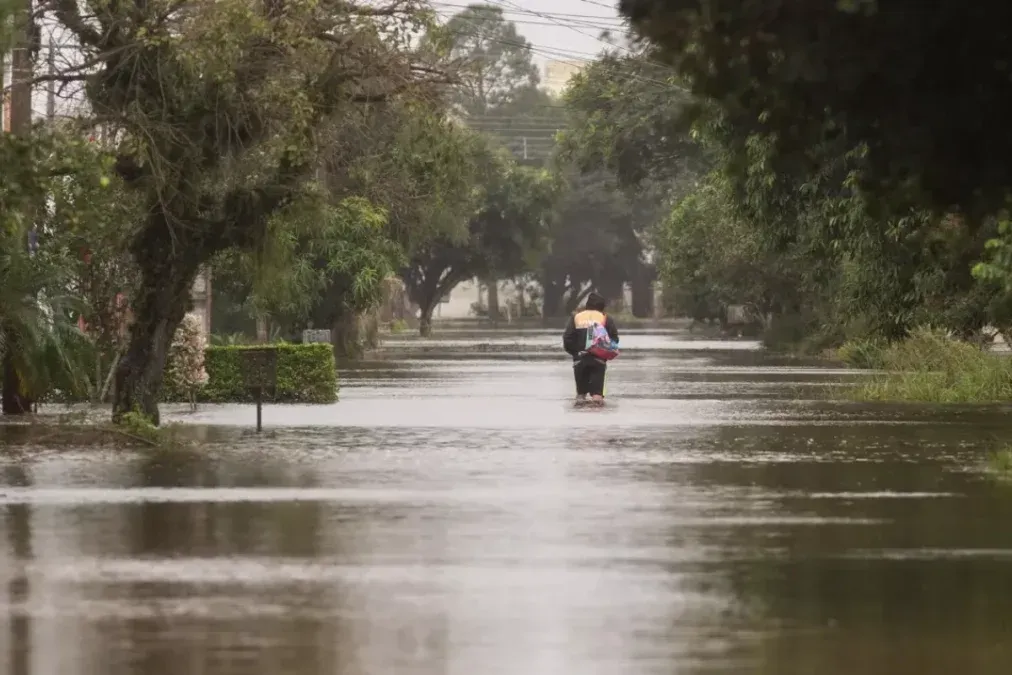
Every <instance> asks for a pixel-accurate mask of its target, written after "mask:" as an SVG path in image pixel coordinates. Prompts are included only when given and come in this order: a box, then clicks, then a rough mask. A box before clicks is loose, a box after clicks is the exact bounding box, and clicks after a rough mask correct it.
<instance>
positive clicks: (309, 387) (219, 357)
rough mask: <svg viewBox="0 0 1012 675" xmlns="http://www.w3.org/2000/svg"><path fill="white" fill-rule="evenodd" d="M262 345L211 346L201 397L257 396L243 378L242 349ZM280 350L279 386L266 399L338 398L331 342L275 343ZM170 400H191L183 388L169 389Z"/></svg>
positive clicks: (319, 400) (211, 399)
mask: <svg viewBox="0 0 1012 675" xmlns="http://www.w3.org/2000/svg"><path fill="white" fill-rule="evenodd" d="M257 347H260V345H248V346H247V345H231V346H225V347H218V346H215V347H208V348H207V350H206V352H205V360H204V366H205V368H206V369H207V375H208V382H207V385H206V386H205V387H204V388H203V389H202V390H201V391H200V392H199V394H198V396H199V400H200V401H206V402H211V403H237V402H249V401H252V400H253V397H252V395H251V394H250V392H249V390H248V389H247V388H246V382H245V380H244V379H243V358H242V353H243V352H244V351H246V350H248V349H254V348H257ZM270 348H271V349H274V350H275V351H276V352H277V355H278V357H277V358H278V360H277V389H276V390H275V392H274V396H273V397H270V396H269V395H267V394H265V400H269V401H273V402H275V403H333V402H334V401H336V400H337V365H336V363H335V360H334V350H333V348H332V347H331V346H330V345H329V344H284V343H282V344H273V345H270ZM166 392H167V394H166V400H171V401H183V400H187V399H186V398H184V397H183V396H181V395H180V393H179V392H169V391H168V389H166Z"/></svg>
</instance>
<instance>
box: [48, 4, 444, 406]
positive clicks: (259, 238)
mask: <svg viewBox="0 0 1012 675" xmlns="http://www.w3.org/2000/svg"><path fill="white" fill-rule="evenodd" d="M53 14H54V18H55V20H56V21H57V22H58V24H59V26H58V27H57V30H58V31H62V32H64V33H65V34H66V35H67V37H68V39H70V40H72V41H74V42H75V43H76V44H77V45H79V47H80V60H81V61H83V62H87V63H92V64H96V65H95V67H94V69H93V70H92V72H90V73H89V75H88V76H87V77H86V78H85V79H86V94H87V99H88V101H87V102H88V104H89V105H88V108H89V109H90V110H92V111H94V121H95V123H96V124H101V125H102V126H103V128H105V129H108V131H109V132H110V135H111V136H112V137H114V138H116V139H117V148H116V163H115V168H116V172H117V174H118V175H119V176H120V177H121V178H122V180H123V182H124V185H125V187H126V189H127V190H128V191H129V192H130V193H131V194H132V195H133V196H134V197H135V198H136V199H137V201H138V202H139V203H140V213H142V214H143V218H142V219H141V220H140V221H139V222H138V223H137V226H136V229H135V231H134V233H133V236H132V237H131V239H130V247H129V250H130V253H131V254H132V255H133V257H134V259H135V261H136V263H137V265H138V268H139V271H140V283H139V285H138V286H139V288H138V292H137V293H136V294H135V295H134V296H133V298H132V302H131V308H132V310H133V313H134V318H135V320H134V322H133V324H132V328H131V334H130V343H129V347H128V348H127V349H126V350H125V353H124V355H123V358H122V360H121V361H120V365H119V369H118V374H117V377H116V386H115V389H114V390H115V392H116V400H115V401H114V414H116V415H119V414H123V413H125V412H128V411H130V410H133V409H135V408H136V407H138V406H139V407H140V409H141V410H143V412H144V413H145V414H148V415H149V416H151V417H152V419H154V420H155V421H157V419H158V412H157V401H158V399H159V389H160V385H161V378H162V374H163V372H164V359H165V351H166V350H165V349H164V345H166V344H167V343H168V341H169V340H170V338H171V336H172V334H173V332H174V330H175V328H176V326H177V325H178V323H179V321H180V320H181V319H182V317H183V314H184V313H185V311H186V309H187V305H188V303H189V301H190V298H189V294H190V288H191V286H192V284H193V281H194V279H195V277H196V275H197V274H198V272H199V270H200V269H201V267H202V266H204V265H206V264H207V263H209V262H211V261H212V259H214V258H215V257H216V256H218V255H219V254H222V253H224V252H226V251H230V250H233V249H242V250H257V249H260V248H262V247H263V246H264V244H265V242H266V240H267V239H268V237H269V236H270V229H271V224H272V221H273V219H274V217H275V216H276V215H277V214H278V213H279V212H282V211H284V210H285V209H287V208H289V207H291V206H293V205H296V204H299V203H311V204H312V203H316V204H321V201H320V200H317V199H315V192H316V189H315V185H314V183H313V181H312V180H311V178H312V177H313V176H314V175H315V174H316V173H317V172H318V170H319V168H320V165H321V163H322V160H323V158H324V157H325V156H326V154H327V152H328V151H329V150H330V149H331V148H332V147H336V146H337V145H338V143H337V139H341V138H345V137H347V135H349V134H350V133H352V130H351V129H350V128H349V127H348V126H346V125H344V124H343V123H344V122H346V121H349V120H350V121H353V122H354V121H357V120H360V119H362V106H364V105H375V106H378V107H382V106H383V105H386V104H388V103H389V104H394V103H400V102H401V101H403V100H405V99H411V98H414V99H420V98H423V97H424V96H426V95H432V94H435V93H437V92H436V91H435V90H434V88H433V87H432V86H431V84H432V83H433V80H436V79H443V78H441V77H440V76H439V75H438V70H439V69H438V67H435V66H436V65H437V64H432V63H429V64H421V63H419V61H418V58H419V56H420V52H419V51H418V50H417V49H416V46H415V45H414V44H413V43H414V42H415V40H414V37H413V36H414V35H415V34H417V32H418V31H419V30H424V29H425V28H426V27H427V26H428V24H429V17H428V14H427V13H425V12H422V11H420V8H419V6H418V5H417V4H416V3H414V2H407V3H404V2H400V1H399V0H391V2H390V3H389V4H386V5H384V4H377V3H363V4H361V5H360V4H356V3H354V2H341V3H336V4H335V3H316V2H308V3H285V4H284V5H283V6H279V5H277V4H276V3H254V4H252V5H251V4H250V3H247V2H244V1H242V0H224V1H222V2H213V3H201V2H193V1H191V0H183V1H182V2H176V1H174V0H172V1H170V0H154V1H153V2H149V3H145V4H144V5H143V6H137V7H135V6H127V5H123V4H121V3H109V2H105V1H99V0H94V1H92V0H85V1H84V2H83V3H76V2H63V1H61V2H57V3H55V5H54V7H53ZM347 196H354V195H341V199H337V200H334V201H333V202H332V203H328V206H333V205H335V204H339V203H340V202H341V201H342V200H343V198H344V197H347ZM321 208H323V207H322V206H321ZM320 217H321V219H322V220H328V219H329V218H330V217H331V216H330V215H329V214H327V213H326V212H323V213H322V214H321V216H320ZM356 274H357V272H356ZM353 285H354V286H355V289H356V292H359V294H360V295H364V294H366V292H367V291H366V290H365V289H364V286H363V284H362V283H356V284H353Z"/></svg>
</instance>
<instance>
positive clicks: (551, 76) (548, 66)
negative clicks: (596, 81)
mask: <svg viewBox="0 0 1012 675" xmlns="http://www.w3.org/2000/svg"><path fill="white" fill-rule="evenodd" d="M584 65H585V64H583V63H581V62H579V61H558V60H552V61H548V62H547V63H545V73H544V77H543V78H542V82H541V84H542V86H543V87H544V88H545V89H547V90H548V91H549V92H550V93H551V94H552V95H553V96H558V95H559V94H561V93H562V92H563V91H564V90H565V88H566V85H568V84H569V79H570V78H571V77H573V75H576V74H577V73H579V72H580V71H581V70H583V68H584Z"/></svg>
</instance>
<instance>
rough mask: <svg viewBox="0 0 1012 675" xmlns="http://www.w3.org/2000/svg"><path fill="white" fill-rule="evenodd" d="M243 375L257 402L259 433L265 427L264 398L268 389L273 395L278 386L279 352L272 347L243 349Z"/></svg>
mask: <svg viewBox="0 0 1012 675" xmlns="http://www.w3.org/2000/svg"><path fill="white" fill-rule="evenodd" d="M241 353H242V365H243V369H242V376H243V380H244V381H245V383H246V387H247V388H249V390H250V392H251V393H252V394H253V400H254V401H256V404H257V433H259V432H260V431H261V430H262V429H263V412H262V411H263V400H264V392H265V391H266V392H267V393H268V394H270V395H271V396H273V395H274V390H275V388H276V387H277V379H278V352H277V350H276V349H274V348H272V347H258V348H254V349H243V350H242V352H241Z"/></svg>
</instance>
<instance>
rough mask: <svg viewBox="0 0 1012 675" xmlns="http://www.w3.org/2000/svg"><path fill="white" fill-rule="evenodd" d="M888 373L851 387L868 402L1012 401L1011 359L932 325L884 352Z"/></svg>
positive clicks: (858, 396) (883, 365) (890, 346)
mask: <svg viewBox="0 0 1012 675" xmlns="http://www.w3.org/2000/svg"><path fill="white" fill-rule="evenodd" d="M882 367H883V368H884V369H885V370H887V371H888V372H887V373H886V374H884V375H881V376H876V377H873V378H872V379H870V380H869V381H867V382H865V383H864V384H861V385H859V386H858V387H857V388H856V389H855V390H854V392H853V395H854V397H855V398H857V399H859V400H864V401H917V402H923V403H993V402H1004V401H1009V400H1012V359H1010V358H1009V357H1007V356H1002V355H998V354H992V353H989V352H986V351H984V350H982V349H980V348H979V347H977V346H976V345H972V344H970V343H968V342H963V341H960V340H955V339H952V338H950V337H949V336H947V335H946V334H945V333H944V332H943V331H939V330H935V329H932V328H920V329H917V330H915V331H914V332H913V333H912V334H911V336H910V337H909V338H907V339H906V340H902V341H900V342H896V343H893V344H891V345H889V347H887V348H886V349H885V350H883V352H882Z"/></svg>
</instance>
